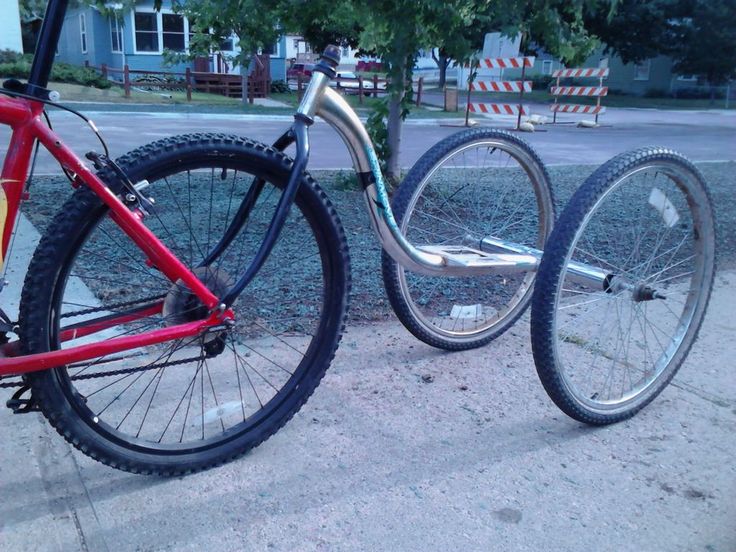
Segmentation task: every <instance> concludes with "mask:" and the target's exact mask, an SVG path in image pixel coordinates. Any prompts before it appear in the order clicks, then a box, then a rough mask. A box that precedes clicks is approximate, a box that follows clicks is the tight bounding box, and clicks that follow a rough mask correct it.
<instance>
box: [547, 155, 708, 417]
mask: <svg viewBox="0 0 736 552" xmlns="http://www.w3.org/2000/svg"><path fill="white" fill-rule="evenodd" d="M709 205H710V203H709V201H708V198H707V196H706V194H705V190H704V188H703V187H702V186H701V185H700V183H699V182H698V181H697V177H696V175H694V174H693V173H692V172H690V170H684V169H683V168H682V167H681V166H680V165H679V164H675V163H672V162H651V163H647V164H645V165H640V166H638V167H636V168H635V169H633V170H630V171H628V172H626V173H624V174H623V175H621V176H620V177H619V178H618V179H617V180H616V181H615V182H614V183H613V185H611V186H610V187H608V189H607V190H606V191H605V192H604V193H603V194H602V195H601V196H600V197H599V198H598V199H597V200H596V201H595V203H594V204H593V205H592V207H591V208H590V209H589V210H588V212H587V214H586V215H585V217H584V218H583V219H582V221H581V223H580V225H579V228H578V230H577V232H576V233H575V236H574V238H573V241H572V244H571V247H570V249H569V251H568V255H567V257H566V260H565V264H564V265H563V266H562V268H561V270H562V272H561V275H560V278H559V285H558V288H557V290H556V291H555V295H556V296H555V301H554V309H555V316H554V317H553V320H554V322H553V325H552V331H553V336H554V339H553V342H554V355H555V359H556V365H557V366H559V367H560V375H561V380H562V383H563V385H564V386H565V388H566V389H567V390H568V394H570V395H571V396H573V397H574V398H575V400H577V401H578V402H579V403H580V404H581V405H583V406H584V407H585V408H587V409H589V410H592V411H596V412H599V413H603V414H615V413H616V412H619V411H629V410H632V409H635V408H636V407H637V406H638V405H639V404H642V403H645V402H646V401H647V400H648V399H649V398H650V397H652V396H654V395H656V393H658V392H659V390H660V389H661V388H662V386H663V385H665V384H666V383H667V382H668V381H669V379H670V378H671V376H672V375H673V374H674V372H675V371H676V370H677V368H678V367H679V365H680V364H681V363H682V361H683V360H684V358H685V356H686V354H687V352H688V350H689V348H690V346H691V345H692V343H693V341H694V339H695V337H696V334H697V330H698V328H699V325H700V320H701V319H702V316H703V313H704V310H705V305H706V303H707V296H708V290H709V287H708V289H706V287H707V286H709V285H710V284H709V282H710V281H711V279H712V274H713V257H714V247H715V246H714V239H713V234H714V228H713V227H712V213H711V212H710V210H709V209H710V207H709ZM606 206H608V208H609V211H608V212H604V209H605V208H606ZM611 207H613V209H611ZM616 211H618V213H616ZM624 213H625V214H624ZM631 213H634V214H635V215H636V216H635V217H630V216H628V215H630V214H631ZM624 217H627V218H624ZM616 222H618V224H616ZM570 260H574V261H577V262H584V263H586V264H590V265H593V266H595V267H597V268H600V269H602V270H604V271H607V272H608V273H610V274H616V275H617V276H615V277H614V278H613V279H612V280H611V282H612V284H611V285H610V286H609V289H608V290H590V289H588V287H587V286H583V285H581V284H580V283H579V281H577V280H575V278H574V276H573V275H572V274H571V273H570V272H569V271H568V269H567V264H568V263H569V262H570Z"/></svg>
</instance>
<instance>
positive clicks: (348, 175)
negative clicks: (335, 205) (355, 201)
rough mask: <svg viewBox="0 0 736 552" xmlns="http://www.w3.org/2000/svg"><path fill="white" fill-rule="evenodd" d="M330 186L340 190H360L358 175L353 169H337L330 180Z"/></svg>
mask: <svg viewBox="0 0 736 552" xmlns="http://www.w3.org/2000/svg"><path fill="white" fill-rule="evenodd" d="M332 186H333V187H334V188H335V190H338V191H340V192H359V191H360V190H361V186H360V182H359V181H358V177H357V176H356V174H355V172H353V171H339V172H338V173H336V174H335V176H334V177H333V180H332Z"/></svg>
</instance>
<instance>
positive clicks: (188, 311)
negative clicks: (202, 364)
mask: <svg viewBox="0 0 736 552" xmlns="http://www.w3.org/2000/svg"><path fill="white" fill-rule="evenodd" d="M192 273H193V274H194V275H195V276H196V277H197V278H199V279H200V280H201V282H202V283H203V284H204V285H205V286H206V287H207V289H209V290H210V291H211V292H212V293H213V294H215V295H216V296H217V297H222V296H223V295H225V293H227V291H228V290H229V289H230V287H231V286H232V278H231V277H230V275H229V274H228V273H227V272H225V271H224V270H222V269H218V268H212V267H209V266H200V267H197V268H195V269H194V270H192ZM162 313H163V315H164V322H165V324H166V325H167V326H176V325H177V324H186V323H187V322H195V321H197V320H204V319H205V318H207V317H208V316H209V314H210V313H209V310H208V309H207V307H206V306H205V305H204V304H203V303H202V302H201V301H200V300H199V298H198V297H197V296H196V295H195V294H194V292H192V290H190V289H189V287H188V286H187V285H186V284H185V283H184V282H183V281H182V280H178V281H177V282H176V283H175V284H174V285H172V286H171V289H170V290H169V293H168V294H167V295H166V297H165V298H164V305H163V309H162ZM226 331H227V330H222V331H217V332H208V333H205V334H204V335H203V336H202V344H203V347H205V351H206V352H207V354H208V356H209V355H211V356H215V355H217V354H219V353H221V352H222V350H223V349H224V343H225V341H224V337H225V332H226Z"/></svg>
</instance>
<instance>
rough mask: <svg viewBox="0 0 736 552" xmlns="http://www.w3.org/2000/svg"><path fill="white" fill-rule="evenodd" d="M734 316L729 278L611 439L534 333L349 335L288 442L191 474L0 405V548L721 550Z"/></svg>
mask: <svg viewBox="0 0 736 552" xmlns="http://www.w3.org/2000/svg"><path fill="white" fill-rule="evenodd" d="M29 247H30V244H29ZM19 268H20V267H19ZM3 296H4V297H3V299H4V302H5V300H6V299H7V295H6V294H5V293H4V294H3ZM735 307H736V273H734V272H724V273H720V274H719V275H718V276H717V283H716V288H715V291H714V297H713V300H712V301H711V307H710V311H709V313H708V317H707V319H706V323H705V326H704V328H703V330H702V331H701V339H700V341H699V342H698V343H697V344H696V346H695V348H694V350H693V351H692V353H691V354H690V357H689V359H688V361H687V362H686V363H685V365H684V366H683V369H682V371H681V372H680V374H679V375H678V376H677V377H676V378H675V381H674V383H673V384H672V385H671V386H670V387H669V388H668V389H666V390H665V391H664V393H663V394H662V395H661V396H660V397H659V398H658V399H657V400H656V401H655V402H654V403H653V404H652V405H650V406H649V407H648V408H647V409H645V410H644V411H643V412H642V413H640V414H639V415H638V416H636V417H635V418H634V419H632V420H630V421H627V422H624V423H621V424H617V425H614V426H609V427H605V428H590V427H586V426H583V425H581V424H578V423H576V422H574V421H572V420H570V419H568V418H567V417H566V416H565V415H563V414H562V413H561V412H559V411H558V410H557V409H556V407H555V406H554V405H553V404H552V403H551V401H550V400H549V399H548V398H547V396H546V395H545V393H544V390H543V389H542V387H541V385H540V384H539V381H538V380H537V377H536V374H535V373H534V365H533V361H532V358H531V351H530V346H529V336H528V318H527V317H525V318H523V319H522V321H520V322H519V323H518V324H517V326H516V327H515V328H513V329H512V330H511V331H510V332H508V333H507V334H506V335H504V336H503V337H501V338H499V339H498V340H496V341H495V342H494V343H492V344H490V345H489V346H487V347H485V348H483V349H481V350H476V351H470V352H465V353H454V354H449V353H444V352H441V351H437V350H434V349H431V348H430V347H428V346H426V345H424V344H422V343H419V342H417V341H416V340H415V339H413V338H412V337H411V336H409V334H408V333H407V332H406V331H405V330H404V329H403V328H402V327H401V326H400V325H399V324H398V323H397V322H390V323H383V324H376V325H372V326H370V327H355V328H350V329H349V331H348V333H347V335H346V336H345V338H344V340H343V344H342V346H341V348H340V351H339V352H338V355H337V358H336V359H335V362H334V364H333V367H332V368H331V370H330V371H329V372H328V374H327V376H326V377H325V379H324V381H323V383H322V385H321V386H320V387H319V389H318V390H317V391H316V393H315V395H314V396H313V397H312V399H310V401H309V403H308V404H307V405H306V406H305V408H303V409H302V411H301V412H300V413H299V414H298V415H297V416H296V417H295V418H294V419H293V420H292V421H291V422H290V423H289V424H287V426H286V427H285V428H284V429H283V430H281V431H280V432H279V433H278V434H277V435H276V436H274V437H273V438H271V439H270V440H269V441H267V442H266V443H265V444H263V445H262V446H261V447H259V448H258V449H256V450H255V451H253V452H252V453H250V454H249V455H247V456H246V457H245V458H243V459H241V460H239V461H237V462H234V463H231V464H228V465H226V466H223V467H221V468H218V469H214V470H211V471H208V472H205V473H201V474H197V475H194V476H190V477H186V478H176V479H168V480H167V479H160V478H155V477H143V476H135V475H130V474H126V473H122V472H118V471H115V470H113V469H110V468H108V467H106V466H103V465H101V464H98V463H95V462H94V461H92V460H89V459H88V458H86V457H85V456H83V455H81V454H80V453H78V452H77V451H75V450H72V449H71V448H70V447H69V446H68V445H67V444H66V443H65V442H64V441H63V440H62V439H61V437H59V436H58V435H56V434H55V432H54V431H53V430H52V429H51V428H50V427H49V426H48V424H46V423H45V422H44V420H43V418H42V417H41V416H40V415H39V414H28V415H24V416H13V415H12V414H11V413H10V411H8V410H6V409H2V410H1V411H0V440H2V442H3V447H2V450H1V452H0V496H1V497H2V504H1V505H0V550H14V549H19V550H65V551H66V550H92V551H97V550H115V551H128V550H130V551H133V550H203V549H208V548H212V547H213V546H215V547H216V549H217V550H267V549H272V550H286V551H292V550H300V551H301V550H402V551H403V550H421V551H423V552H426V551H427V550H479V551H480V550H483V551H488V550H500V551H506V550H565V551H576V550H581V551H582V550H586V551H587V550H601V551H608V550H616V551H621V550H647V551H659V550H661V551H667V552H671V551H677V550H682V551H693V550H707V551H722V552H730V551H733V550H736V523H735V522H734V520H736V499H735V498H734V497H736V464H734V461H733V459H734V457H736V439H734V432H735V430H736V379H735V378H734V375H733V360H732V359H733V354H734V346H733V336H734V335H735V334H736V321H734V318H733V311H734V308H735ZM427 375H431V376H433V378H423V377H422V376H427ZM425 380H432V381H431V382H430V383H426V382H425ZM7 396H9V394H7ZM6 398H7V397H6ZM3 400H5V399H3Z"/></svg>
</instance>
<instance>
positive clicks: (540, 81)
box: [532, 75, 555, 90]
mask: <svg viewBox="0 0 736 552" xmlns="http://www.w3.org/2000/svg"><path fill="white" fill-rule="evenodd" d="M554 80H555V79H553V78H552V76H551V75H534V76H533V77H532V89H533V90H547V89H548V88H549V87H550V86H551V85H552V81H554Z"/></svg>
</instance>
